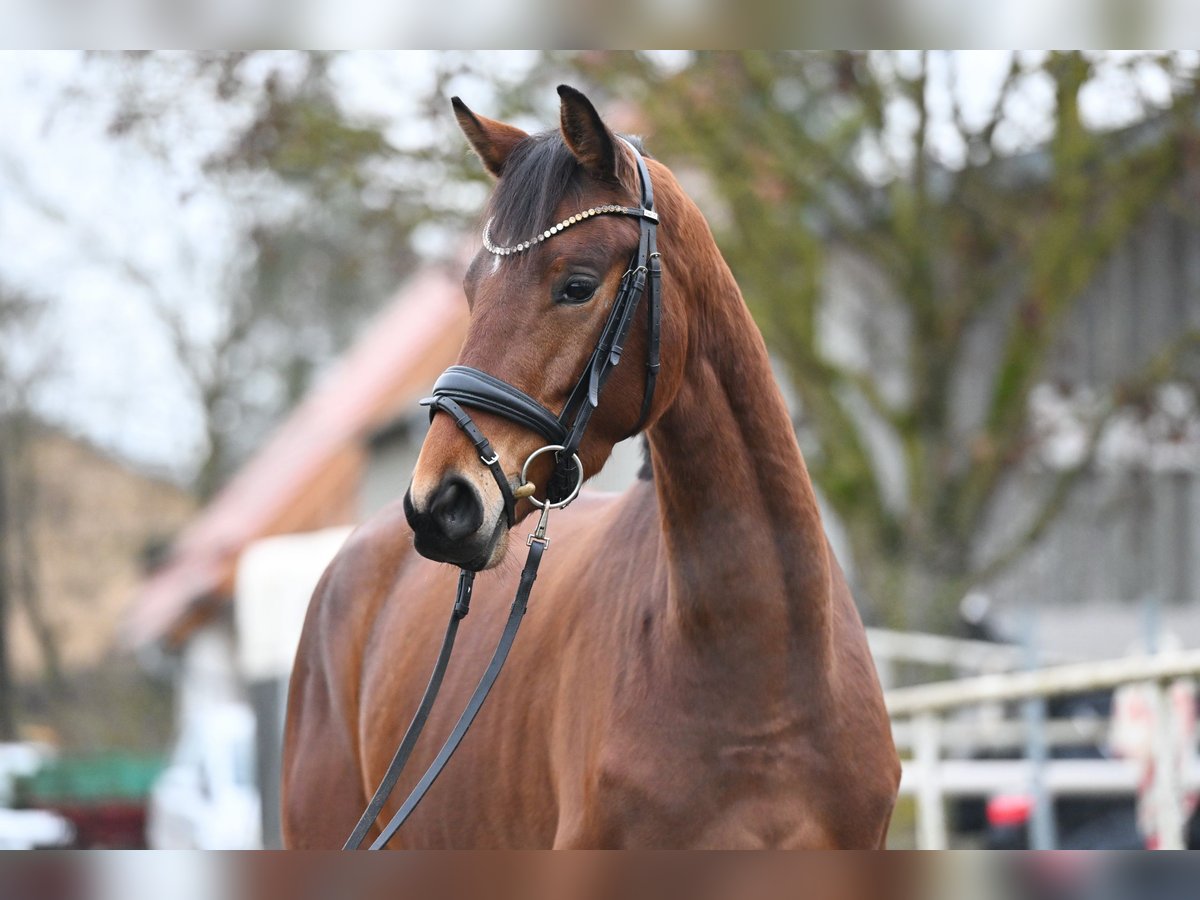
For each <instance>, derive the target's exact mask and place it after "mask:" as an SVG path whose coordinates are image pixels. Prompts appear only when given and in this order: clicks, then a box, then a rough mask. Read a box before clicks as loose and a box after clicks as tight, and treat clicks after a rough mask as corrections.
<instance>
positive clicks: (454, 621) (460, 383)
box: [342, 138, 662, 850]
mask: <svg viewBox="0 0 1200 900" xmlns="http://www.w3.org/2000/svg"><path fill="white" fill-rule="evenodd" d="M621 140H622V141H624V142H625V144H626V145H627V146H628V147H629V148H630V149H631V150H632V151H633V155H634V158H635V159H636V160H637V166H638V177H639V180H640V184H641V206H640V207H634V206H619V205H611V204H610V205H606V206H599V207H593V208H592V209H589V210H584V211H583V212H581V213H578V214H576V215H574V216H571V217H570V218H568V219H564V220H563V221H562V222H560V223H558V224H557V225H554V226H552V227H551V228H549V229H547V230H546V231H543V232H542V233H541V234H539V235H536V236H535V237H533V238H531V239H530V240H528V241H523V242H521V243H519V244H516V245H514V246H511V247H501V246H497V245H495V244H493V243H492V241H491V236H490V232H491V222H488V224H487V227H485V228H484V233H483V243H484V247H485V249H487V250H488V252H490V253H492V254H494V255H495V256H498V257H504V256H509V255H512V254H517V253H522V252H525V251H527V250H530V249H532V248H533V247H536V246H537V245H538V244H540V243H542V242H544V241H546V240H548V239H549V238H551V237H553V236H554V235H555V234H557V233H558V232H560V231H562V230H563V229H565V228H568V227H570V226H571V225H575V224H577V223H578V222H582V221H584V220H585V219H588V218H591V217H592V216H596V215H623V216H631V217H634V218H636V219H637V220H638V222H639V226H640V235H639V238H638V247H637V251H636V253H635V255H634V257H633V259H632V261H631V262H630V265H629V268H628V270H627V271H626V272H625V274H624V275H623V276H622V277H621V282H620V285H619V286H618V288H617V295H616V298H615V299H614V301H613V305H612V308H611V309H610V310H609V314H608V317H607V319H606V320H605V323H604V327H603V328H602V329H601V332H600V336H599V338H598V339H597V341H596V349H595V350H593V351H592V355H591V357H590V359H589V360H588V363H587V365H586V366H585V367H584V370H583V373H582V374H581V375H580V377H579V380H578V381H577V382H576V384H575V387H574V388H573V389H572V390H571V393H570V394H569V395H568V396H567V401H566V403H565V404H564V406H563V409H562V411H561V412H560V413H559V414H558V415H557V416H556V415H555V414H554V413H553V412H551V411H550V410H548V409H547V408H546V407H545V406H543V405H542V404H541V403H540V402H538V401H537V400H535V399H534V398H533V397H531V396H529V395H528V394H526V393H525V392H524V391H522V390H520V389H519V388H516V387H514V386H513V385H511V384H508V383H507V382H505V381H502V380H501V379H499V378H496V377H495V376H493V375H489V374H488V373H486V372H483V371H481V370H479V369H475V368H472V367H471V366H457V365H456V366H451V367H450V368H448V369H447V370H446V371H445V372H443V373H442V375H441V376H440V377H439V378H438V380H437V381H436V382H435V383H434V385H433V395H432V396H431V397H427V398H426V399H424V400H422V401H421V405H422V406H428V407H429V417H430V420H431V421H432V419H433V417H434V416H435V415H436V414H437V413H438V412H444V413H446V414H447V415H449V416H450V417H451V419H453V420H454V423H455V425H457V426H458V428H459V429H460V430H461V431H462V432H463V433H464V434H465V435H466V436H467V438H468V440H470V441H471V443H472V444H473V445H474V447H475V451H476V453H477V454H478V455H479V461H480V462H481V463H482V464H483V465H484V466H486V467H487V469H488V470H489V471H490V472H491V474H492V477H493V478H494V479H495V480H496V484H497V486H498V487H499V488H500V494H501V496H502V497H503V498H504V515H505V518H506V519H507V521H508V526H509V528H512V527H513V526H514V525H515V524H516V505H517V500H518V499H520V498H522V497H529V498H530V501H531V502H532V503H533V504H534V505H535V506H537V507H540V508H541V514H540V515H539V517H538V523H537V526H536V528H535V529H534V530H533V533H531V534H530V535H529V537H528V539H527V541H526V543H527V544H528V546H529V554H528V556H527V557H526V559H525V566H524V568H523V569H522V570H521V578H520V582H519V583H518V587H517V592H516V596H515V597H514V598H513V603H512V607H511V608H510V610H509V615H508V621H507V622H506V623H505V626H504V631H503V632H502V633H501V636H500V640H499V641H498V642H497V644H496V649H495V651H494V652H493V654H492V659H491V662H490V663H489V664H488V667H487V669H486V670H485V671H484V674H483V677H482V678H481V679H480V681H479V684H478V686H477V687H476V688H475V692H474V693H473V694H472V695H471V699H470V700H469V701H468V702H467V706H466V708H465V709H464V710H463V712H462V715H460V716H459V719H458V722H457V723H456V724H455V726H454V728H453V730H452V731H451V732H450V736H449V737H448V738H447V739H446V742H445V743H444V744H443V745H442V749H441V750H440V751H439V752H438V754H437V756H436V757H435V758H434V761H433V762H432V763H431V764H430V766H429V768H428V769H427V770H426V772H425V774H424V775H423V776H422V778H421V780H420V781H419V782H418V783H417V785H416V787H414V788H413V790H412V792H411V793H410V794H409V795H408V798H407V799H406V800H405V801H404V803H403V804H401V806H400V808H399V809H398V810H397V811H396V814H395V815H394V816H393V817H392V819H391V820H390V821H389V822H388V824H387V826H386V827H385V828H384V829H383V830H382V832H381V833H380V836H379V837H378V838H377V839H376V840H375V842H374V843H372V844H371V847H370V849H372V850H382V849H383V848H384V847H386V846H387V844H388V842H389V841H390V840H391V839H392V837H393V836H394V835H395V834H396V832H397V831H398V830H399V829H400V827H401V826H402V825H403V824H404V822H405V821H406V820H407V819H408V817H409V816H410V815H411V814H412V812H413V810H414V809H416V807H417V804H418V803H420V802H421V800H422V798H423V797H424V796H425V794H426V793H427V792H428V790H429V788H430V787H431V786H432V785H433V783H434V781H435V780H437V777H438V776H439V775H440V774H441V772H442V770H443V769H444V768H445V766H446V763H448V762H449V761H450V757H451V756H453V755H454V752H455V751H456V750H457V749H458V747H459V745H460V744H461V743H462V740H463V738H464V737H465V736H466V733H467V730H468V729H469V728H470V727H471V723H472V722H474V720H475V717H476V715H478V713H479V710H480V709H481V708H482V706H483V703H484V701H485V700H486V699H487V696H488V693H489V692H490V691H491V689H492V686H493V685H494V684H495V682H496V679H497V678H498V677H499V675H500V671H501V669H502V668H503V667H504V663H505V661H506V660H507V659H508V654H509V651H510V650H511V649H512V644H513V641H514V640H515V638H516V635H517V629H518V628H519V627H520V625H521V620H522V618H523V617H524V615H525V610H526V609H527V607H528V602H529V594H530V591H531V590H532V589H533V583H534V581H535V580H536V579H537V572H538V566H539V565H540V564H541V560H542V554H543V553H544V552H545V551H546V548H547V547H548V546H549V543H550V542H549V540H548V539H547V538H546V525H547V522H548V519H549V515H550V510H552V509H560V508H562V507H565V506H567V505H568V504H569V503H571V501H572V500H574V499H575V497H576V496H578V494H579V489H580V488H581V487H582V485H583V481H584V473H583V465H582V463H580V461H579V456H578V450H579V445H580V443H581V442H582V440H583V435H584V431H585V430H586V429H587V425H588V422H589V421H590V419H591V417H592V413H594V412H595V411H596V408H597V407H598V406H599V404H600V391H601V390H602V389H603V387H604V385H605V383H606V382H607V381H608V378H609V376H610V375H611V374H612V371H613V370H614V369H615V368H616V367H617V365H618V364H619V363H620V361H621V355H622V353H623V352H624V349H625V341H626V339H627V338H628V336H629V332H630V329H631V328H632V325H633V319H634V313H635V312H636V310H637V307H638V304H639V303H640V301H641V299H642V297H643V296H645V297H646V326H647V327H646V389H645V393H644V394H643V396H642V409H641V414H640V415H639V417H638V422H637V424H636V425H635V426H634V428H633V431H632V432H631V434H636V433H637V432H639V431H641V430H642V428H643V426H644V425H645V424H646V421H647V419H648V417H649V415H650V410H651V407H652V405H653V402H654V388H655V383H656V381H657V378H658V369H659V343H660V330H661V323H662V302H661V296H660V287H661V281H662V268H661V264H660V259H661V257H660V255H659V252H658V245H657V225H658V214H657V213H656V212H655V211H654V189H653V186H652V185H651V183H650V172H649V169H648V168H647V166H646V161H645V159H644V158H643V157H642V154H641V153H640V152H639V151H638V149H637V148H636V147H635V146H634V145H633V144H632V143H630V142H629V141H627V140H625V139H624V138H621ZM464 407H469V408H471V409H478V410H483V411H484V412H488V413H493V414H495V415H499V416H503V417H504V418H507V419H509V420H510V421H512V422H515V423H517V424H518V425H521V426H522V427H524V428H527V429H529V430H531V431H534V432H536V433H537V434H539V435H541V437H543V438H544V439H545V440H546V441H547V445H546V446H544V447H542V448H540V449H538V450H536V451H534V452H533V453H532V454H531V455H530V456H529V458H528V459H527V460H526V461H525V464H524V465H523V466H522V467H521V476H520V487H518V488H517V489H516V490H514V488H513V486H512V484H511V483H510V482H509V479H508V476H507V475H505V473H504V468H503V467H502V466H501V464H500V459H499V455H498V454H497V453H496V452H495V450H494V449H493V448H492V445H491V442H490V441H488V439H487V436H486V435H485V434H484V433H483V431H482V430H481V429H480V428H479V426H478V425H477V424H476V423H475V421H474V420H473V419H472V418H471V416H470V414H469V413H468V412H467V411H466V409H464ZM549 452H553V453H554V455H555V459H556V464H555V468H554V473H553V475H552V476H551V479H550V483H549V484H548V485H547V488H546V496H545V499H544V500H538V499H537V498H536V497H534V496H533V491H534V486H533V485H532V484H531V483H530V482H529V480H528V478H527V475H528V472H529V466H530V464H531V463H532V462H533V461H534V460H535V459H536V458H538V457H539V456H541V455H542V454H544V453H549ZM474 581H475V572H473V571H471V570H469V569H461V570H460V571H459V576H458V589H457V591H456V593H455V598H454V606H453V608H452V610H451V613H450V621H449V623H448V625H447V626H446V633H445V636H444V637H443V639H442V647H441V650H440V651H439V653H438V658H437V661H436V662H435V663H434V667H433V672H432V674H431V675H430V678H429V683H428V684H427V686H426V688H425V693H424V695H422V697H421V701H420V703H419V704H418V706H417V711H416V713H415V714H414V715H413V718H412V721H411V722H410V723H409V726H408V729H407V730H406V731H405V733H404V736H403V738H402V739H401V741H400V745H399V747H398V748H397V749H396V754H395V756H394V757H393V758H392V761H391V763H390V764H389V765H388V769H387V772H386V773H385V774H384V776H383V779H382V780H381V781H380V784H379V787H378V788H377V789H376V791H375V794H374V796H372V798H371V801H370V803H369V804H368V805H367V808H366V810H365V811H364V812H363V814H362V816H361V817H360V818H359V821H358V824H357V825H356V826H355V828H354V831H353V833H352V834H351V835H350V837H349V838H348V839H347V840H346V843H345V845H344V846H343V848H342V849H344V850H357V849H359V848H360V847H361V846H362V843H363V841H364V840H365V839H366V836H367V833H368V832H369V831H370V830H371V827H372V826H373V825H374V824H375V822H376V819H378V817H379V814H380V813H381V812H382V811H383V806H384V804H385V803H386V802H387V800H388V797H390V796H391V793H392V791H393V790H394V789H395V787H396V784H397V782H398V781H399V780H400V775H401V773H402V772H403V770H404V766H405V764H406V763H407V762H408V758H409V756H411V754H412V751H413V748H414V747H415V746H416V743H417V739H418V738H419V737H420V734H421V731H422V729H424V727H425V722H426V720H427V719H428V718H429V713H430V711H431V710H432V709H433V704H434V702H435V700H436V699H437V695H438V691H439V690H440V688H441V685H442V679H443V677H444V676H445V673H446V667H447V665H448V664H449V661H450V654H451V653H452V652H453V649H454V641H455V637H456V635H457V633H458V625H459V623H460V622H461V621H462V620H463V618H465V617H466V615H467V613H468V612H469V611H470V604H471V591H472V588H473V586H474Z"/></svg>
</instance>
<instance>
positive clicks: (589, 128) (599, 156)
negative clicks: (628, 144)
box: [558, 84, 618, 181]
mask: <svg viewBox="0 0 1200 900" xmlns="http://www.w3.org/2000/svg"><path fill="white" fill-rule="evenodd" d="M558 96H559V97H560V98H561V99H562V110H561V118H562V133H563V139H564V140H565V141H566V142H567V147H568V148H570V150H571V153H572V154H574V156H575V158H576V159H577V160H579V164H580V165H582V166H583V168H584V169H585V170H586V171H587V173H588V174H589V175H591V176H592V177H593V178H597V179H599V180H601V181H617V180H618V178H617V146H616V145H617V139H616V137H615V136H614V135H613V133H612V132H611V131H609V130H608V126H607V125H605V124H604V120H603V119H601V118H600V114H599V113H598V112H596V107H594V106H592V101H590V100H589V99H588V98H587V97H585V96H584V95H583V94H581V93H579V91H577V90H575V88H573V87H571V86H570V85H566V84H560V85H559V86H558Z"/></svg>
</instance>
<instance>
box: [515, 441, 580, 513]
mask: <svg viewBox="0 0 1200 900" xmlns="http://www.w3.org/2000/svg"><path fill="white" fill-rule="evenodd" d="M566 449H567V448H566V447H564V446H563V445H562V444H547V445H546V446H545V447H541V448H539V449H537V450H534V451H533V452H532V453H530V454H529V459H527V460H525V465H523V466H521V484H523V485H524V484H528V483H529V478H528V477H527V475H528V472H529V464H530V463H531V462H533V461H534V460H535V459H537V458H538V457H539V456H541V455H542V454H543V453H547V452H549V451H551V450H554V451H556V452H557V451H559V450H566ZM571 459H572V460H574V462H575V471H577V472H578V473H579V478H578V479H577V480H576V481H575V488H574V490H572V491H571V493H569V494H568V495H567V496H566V497H564V498H563V499H561V500H559V501H558V502H557V503H551V502H550V501H549V500H539V499H538V498H537V496H535V495H533V494H531V495H530V497H529V502H530V503H532V504H533V505H534V506H538V507H541V508H543V509H562V508H563V507H564V506H566V505H567V504H568V503H570V502H571V501H572V500H574V499H575V498H576V497H578V496H579V490H580V488H582V487H583V463H581V462H580V461H579V454H578V453H572V454H571Z"/></svg>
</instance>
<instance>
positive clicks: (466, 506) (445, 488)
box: [429, 478, 483, 541]
mask: <svg viewBox="0 0 1200 900" xmlns="http://www.w3.org/2000/svg"><path fill="white" fill-rule="evenodd" d="M429 515H430V517H431V518H432V519H433V521H434V524H436V525H437V527H438V528H439V529H441V532H442V534H443V535H445V536H446V539H447V540H451V541H458V540H462V539H463V538H465V537H467V536H468V535H472V534H474V533H475V532H476V531H478V530H479V526H480V525H482V524H483V504H481V503H480V502H479V497H478V496H477V495H476V493H475V490H474V489H473V488H472V487H471V486H470V485H469V484H467V482H465V481H463V480H462V479H459V478H449V479H447V480H446V481H443V482H442V484H441V485H440V486H439V487H438V489H437V492H436V493H435V494H434V495H433V501H432V502H431V503H430V504H429Z"/></svg>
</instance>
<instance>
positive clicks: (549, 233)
mask: <svg viewBox="0 0 1200 900" xmlns="http://www.w3.org/2000/svg"><path fill="white" fill-rule="evenodd" d="M603 215H618V216H634V217H636V218H639V219H643V218H644V219H649V220H650V221H652V222H657V221H658V213H656V212H655V211H654V210H652V209H642V208H641V207H638V206H620V205H619V204H615V203H610V204H608V205H607V206H593V207H592V208H591V209H585V210H584V211H583V212H581V213H576V214H575V215H573V216H571V217H569V218H566V219H563V220H562V221H561V222H559V223H558V224H557V225H552V226H551V227H549V228H547V229H546V230H545V231H543V232H542V233H541V234H539V235H537V236H535V237H532V238H530V239H529V240H527V241H522V242H521V243H519V244H515V245H513V246H512V247H498V246H496V245H495V244H493V243H492V238H491V230H492V222H493V221H494V220H493V219H488V220H487V224H486V225H484V226H483V246H484V249H486V250H487V251H488V252H489V253H494V254H496V256H508V255H509V254H511V253H524V252H525V251H526V250H528V249H529V248H530V247H536V246H537V245H538V244H540V243H541V242H542V241H544V240H546V238H549V237H553V236H554V235H556V234H558V233H559V232H560V231H562V230H563V229H564V228H570V227H571V226H572V225H576V224H578V223H579V222H582V221H583V220H584V219H590V218H591V217H592V216H603Z"/></svg>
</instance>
